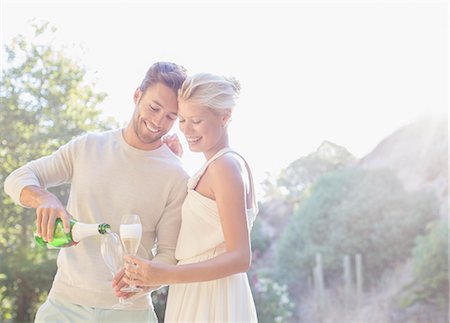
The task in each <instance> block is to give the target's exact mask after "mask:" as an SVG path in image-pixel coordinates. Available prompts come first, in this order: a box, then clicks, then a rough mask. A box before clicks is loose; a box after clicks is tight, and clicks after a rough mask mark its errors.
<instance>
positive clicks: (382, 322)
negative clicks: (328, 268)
mask: <svg viewBox="0 0 450 323" xmlns="http://www.w3.org/2000/svg"><path fill="white" fill-rule="evenodd" d="M411 279H412V265H411V262H406V263H404V264H401V265H398V266H396V268H394V269H393V270H389V271H388V272H387V273H386V274H385V275H384V276H383V277H382V278H381V279H380V281H379V283H378V286H377V287H376V288H374V289H373V290H371V291H366V292H365V293H364V294H363V297H362V299H361V300H358V299H356V293H353V294H352V295H350V297H349V298H346V297H345V293H344V290H343V289H342V288H334V289H332V290H331V289H328V290H326V297H325V308H324V310H323V311H320V309H319V307H318V304H319V302H318V300H317V298H316V297H315V295H314V293H312V294H310V295H308V296H306V297H305V298H304V299H302V300H301V304H302V305H301V306H300V308H299V318H300V321H301V322H302V323H313V322H320V323H387V322H391V320H390V309H391V305H392V302H393V300H394V299H395V297H396V295H397V294H398V292H399V291H400V290H401V288H402V287H403V286H404V285H406V284H407V283H409V282H410V281H411ZM346 299H347V301H346Z"/></svg>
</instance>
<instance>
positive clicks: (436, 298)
mask: <svg viewBox="0 0 450 323" xmlns="http://www.w3.org/2000/svg"><path fill="white" fill-rule="evenodd" d="M449 247H450V245H449V228H448V226H447V225H446V224H445V223H442V222H438V221H436V222H433V223H430V224H429V225H428V227H427V234H426V235H421V236H419V237H417V239H416V243H415V247H414V250H413V255H414V281H413V282H412V283H411V284H409V285H408V286H406V287H405V288H404V289H403V291H402V293H401V294H402V295H401V297H400V299H401V301H400V303H399V304H400V307H402V308H406V307H409V306H412V305H414V304H416V303H427V304H430V303H432V304H433V305H435V306H436V307H437V308H438V309H440V310H442V311H447V310H448V304H449V277H448V276H449V264H448V259H449V258H448V250H449Z"/></svg>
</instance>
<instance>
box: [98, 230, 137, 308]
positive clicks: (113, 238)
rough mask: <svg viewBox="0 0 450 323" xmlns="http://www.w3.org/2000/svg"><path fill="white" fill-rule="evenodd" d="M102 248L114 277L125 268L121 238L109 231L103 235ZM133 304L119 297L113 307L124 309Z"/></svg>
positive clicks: (103, 255)
mask: <svg viewBox="0 0 450 323" xmlns="http://www.w3.org/2000/svg"><path fill="white" fill-rule="evenodd" d="M100 250H101V253H102V257H103V260H104V261H105V263H106V265H107V266H108V268H109V270H110V271H111V274H112V276H113V277H114V276H115V275H116V274H117V273H118V272H119V271H120V270H121V269H122V268H123V255H124V253H123V248H122V244H121V242H120V239H119V237H118V235H117V234H115V233H112V232H111V233H107V234H105V235H102V237H101V245H100ZM130 304H133V302H131V301H129V300H125V299H124V298H123V297H119V302H118V303H117V304H114V305H113V307H112V308H113V309H122V308H124V307H126V306H127V305H130Z"/></svg>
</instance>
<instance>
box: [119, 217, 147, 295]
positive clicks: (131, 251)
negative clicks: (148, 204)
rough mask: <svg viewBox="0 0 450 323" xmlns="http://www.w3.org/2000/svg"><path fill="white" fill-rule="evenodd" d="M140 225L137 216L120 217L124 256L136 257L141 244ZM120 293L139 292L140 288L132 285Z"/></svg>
mask: <svg viewBox="0 0 450 323" xmlns="http://www.w3.org/2000/svg"><path fill="white" fill-rule="evenodd" d="M141 236H142V225H141V220H140V219H139V215H137V214H126V215H124V216H122V221H121V222H120V239H121V240H122V244H123V247H124V249H125V250H124V251H125V254H127V255H131V256H136V253H137V250H138V248H139V244H140V243H141ZM121 291H122V292H134V293H135V292H140V291H142V288H139V287H137V286H136V285H135V284H132V285H130V286H128V287H123V288H122V289H121Z"/></svg>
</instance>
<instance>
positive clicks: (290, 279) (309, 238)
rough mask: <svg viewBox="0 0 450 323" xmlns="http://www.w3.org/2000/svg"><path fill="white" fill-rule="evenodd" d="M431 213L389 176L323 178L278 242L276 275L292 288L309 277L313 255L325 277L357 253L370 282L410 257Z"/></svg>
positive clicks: (424, 197) (428, 204) (359, 173)
mask: <svg viewBox="0 0 450 323" xmlns="http://www.w3.org/2000/svg"><path fill="white" fill-rule="evenodd" d="M437 213H438V211H437V203H436V200H435V199H434V198H433V197H432V196H430V195H429V194H426V193H423V192H414V193H412V192H406V191H405V190H404V189H403V187H402V185H401V183H400V182H399V180H398V179H397V178H396V177H395V175H394V174H393V173H392V172H390V171H387V170H377V171H366V170H360V169H347V170H343V171H338V172H334V173H331V174H327V175H324V176H323V177H321V178H320V179H319V180H318V181H317V183H316V184H314V185H313V186H312V188H311V195H310V196H309V198H308V199H307V200H306V201H305V202H303V203H302V204H301V205H300V207H299V208H298V209H297V211H296V212H295V214H294V216H293V217H292V218H291V221H290V223H289V224H288V225H287V229H286V230H285V232H284V233H283V235H282V237H281V238H280V240H279V242H278V245H277V250H278V259H277V262H276V263H277V264H278V267H277V268H276V273H277V275H276V276H277V277H278V278H279V279H280V280H281V281H283V282H285V283H287V284H289V285H292V286H293V287H294V288H295V287H298V286H299V284H300V283H301V281H302V280H303V281H305V280H306V277H307V276H308V275H309V274H310V273H311V269H312V268H313V266H314V258H315V254H316V253H321V254H322V259H323V268H324V270H325V273H326V274H328V275H329V276H330V275H333V274H338V273H341V271H342V268H341V267H342V257H343V256H344V255H345V254H357V253H360V254H362V255H363V264H364V274H365V277H364V280H365V281H369V283H370V282H371V281H373V280H374V279H375V278H377V277H379V276H380V274H381V273H382V272H383V271H384V270H385V269H386V268H389V267H391V266H392V265H393V264H395V263H396V262H397V261H399V260H401V259H404V258H406V257H408V256H409V255H410V252H411V249H412V245H413V242H414V238H415V237H416V236H417V235H418V234H420V233H422V232H423V231H424V228H425V224H426V223H427V222H428V221H430V219H432V218H433V216H434V215H435V214H437Z"/></svg>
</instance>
